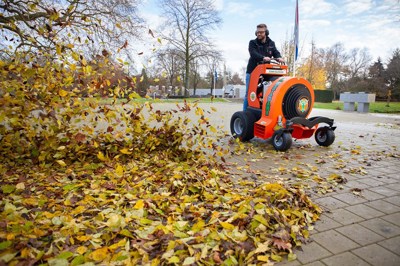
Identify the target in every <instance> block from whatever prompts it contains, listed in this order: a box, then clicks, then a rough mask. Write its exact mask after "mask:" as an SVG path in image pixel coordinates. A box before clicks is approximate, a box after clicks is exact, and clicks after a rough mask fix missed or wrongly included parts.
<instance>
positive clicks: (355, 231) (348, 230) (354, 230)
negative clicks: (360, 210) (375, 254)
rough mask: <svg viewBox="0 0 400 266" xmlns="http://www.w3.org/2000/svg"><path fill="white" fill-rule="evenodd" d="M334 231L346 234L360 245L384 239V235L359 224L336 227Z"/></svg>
mask: <svg viewBox="0 0 400 266" xmlns="http://www.w3.org/2000/svg"><path fill="white" fill-rule="evenodd" d="M336 231H338V232H340V233H341V234H343V235H345V236H347V237H348V238H350V239H351V240H353V241H355V242H357V243H358V244H360V245H368V244H371V243H375V242H378V241H381V240H384V237H383V236H381V235H378V234H376V233H374V232H373V231H371V230H369V229H367V228H365V227H363V226H361V225H359V224H351V225H347V226H343V227H340V228H337V229H336Z"/></svg>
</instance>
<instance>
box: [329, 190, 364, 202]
mask: <svg viewBox="0 0 400 266" xmlns="http://www.w3.org/2000/svg"><path fill="white" fill-rule="evenodd" d="M363 191H364V190H362V192H363ZM362 192H361V193H362ZM333 197H334V198H336V199H338V200H341V201H343V202H345V203H347V204H348V205H355V204H359V203H364V202H366V201H367V200H366V199H365V198H364V197H360V196H356V195H354V194H353V193H351V192H346V193H342V194H337V195H334V196H333Z"/></svg>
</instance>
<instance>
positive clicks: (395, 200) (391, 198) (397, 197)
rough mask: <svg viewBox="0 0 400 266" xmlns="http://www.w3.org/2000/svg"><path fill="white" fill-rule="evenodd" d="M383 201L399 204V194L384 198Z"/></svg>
mask: <svg viewBox="0 0 400 266" xmlns="http://www.w3.org/2000/svg"><path fill="white" fill-rule="evenodd" d="M385 201H388V202H390V203H392V204H394V205H397V206H400V196H393V197H389V198H385Z"/></svg>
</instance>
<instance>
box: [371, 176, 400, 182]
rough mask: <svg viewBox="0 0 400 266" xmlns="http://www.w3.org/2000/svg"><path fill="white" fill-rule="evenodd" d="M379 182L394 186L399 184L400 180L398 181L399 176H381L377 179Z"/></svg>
mask: <svg viewBox="0 0 400 266" xmlns="http://www.w3.org/2000/svg"><path fill="white" fill-rule="evenodd" d="M376 178H377V179H378V180H379V181H382V182H385V183H387V184H393V183H397V182H399V179H397V175H396V177H395V175H379V176H377V177H376Z"/></svg>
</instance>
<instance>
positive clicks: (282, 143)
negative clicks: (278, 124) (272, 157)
mask: <svg viewBox="0 0 400 266" xmlns="http://www.w3.org/2000/svg"><path fill="white" fill-rule="evenodd" d="M272 145H273V146H274V148H275V150H277V151H287V150H288V149H289V148H290V147H291V146H292V135H291V134H290V133H289V132H280V131H275V132H274V134H273V135H272Z"/></svg>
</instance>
